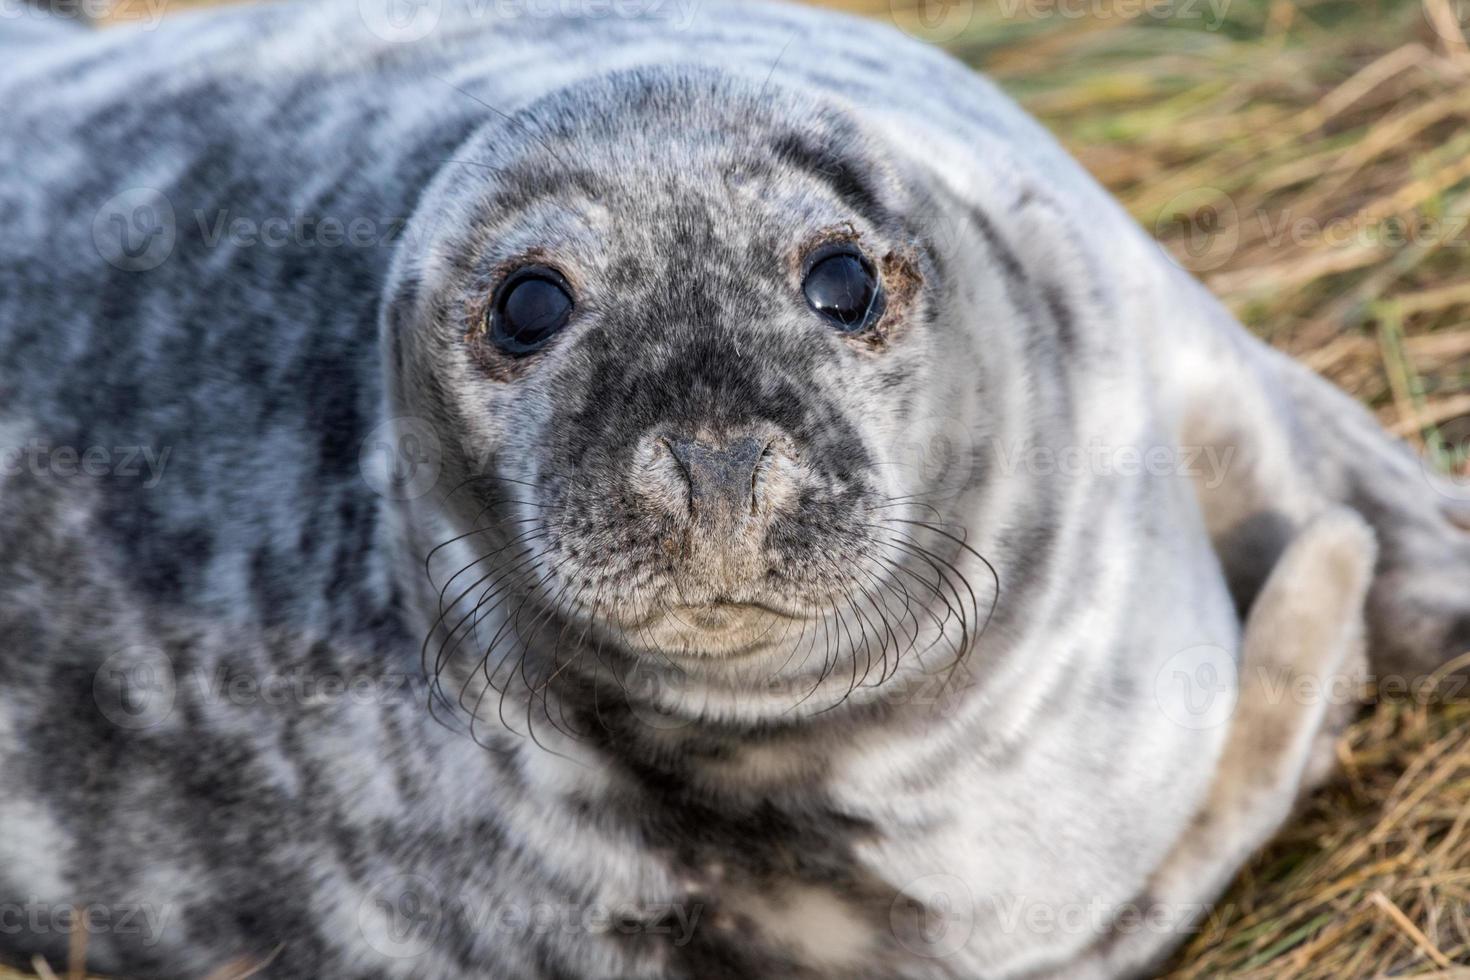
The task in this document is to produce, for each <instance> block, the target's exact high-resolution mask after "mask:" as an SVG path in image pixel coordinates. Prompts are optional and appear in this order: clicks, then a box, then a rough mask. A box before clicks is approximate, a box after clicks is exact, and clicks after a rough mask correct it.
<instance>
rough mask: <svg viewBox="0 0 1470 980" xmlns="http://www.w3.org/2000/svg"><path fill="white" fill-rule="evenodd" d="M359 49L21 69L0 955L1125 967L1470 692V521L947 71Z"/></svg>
mask: <svg viewBox="0 0 1470 980" xmlns="http://www.w3.org/2000/svg"><path fill="white" fill-rule="evenodd" d="M375 3H376V0H363V2H362V3H346V4H344V3H339V2H333V3H328V4H315V5H312V4H284V5H279V6H266V7H257V8H248V9H222V10H218V11H213V12H207V13H184V14H181V15H179V16H177V17H171V18H167V19H165V20H163V21H162V22H161V23H160V24H159V25H157V27H156V29H146V27H144V26H137V27H133V28H128V27H123V28H119V29H116V30H108V31H102V32H96V33H93V32H90V31H86V30H82V29H80V28H77V27H76V26H75V25H73V24H68V23H64V22H55V23H52V22H47V21H37V22H32V21H27V22H26V23H24V24H20V23H12V24H6V25H3V26H0V48H3V49H4V50H3V52H0V60H3V62H4V63H5V64H6V66H7V67H6V68H5V70H4V73H3V78H0V98H3V101H4V104H5V105H6V106H7V120H6V125H5V129H4V134H3V137H0V175H3V176H0V215H3V220H0V338H3V341H0V432H3V434H4V436H3V444H4V446H5V456H4V460H3V462H4V477H3V482H0V527H3V531H0V636H4V637H5V641H4V643H3V644H0V665H3V672H4V678H5V679H4V682H3V685H0V785H3V786H4V787H5V789H4V791H3V792H0V926H3V928H0V951H3V952H4V955H5V956H7V957H9V958H11V959H13V960H14V961H16V962H17V963H25V962H28V961H29V958H30V957H31V956H32V955H36V954H40V955H43V956H45V957H47V958H49V959H50V960H51V961H52V962H53V963H59V962H61V961H62V960H63V959H64V957H65V951H66V948H67V943H68V935H67V933H68V930H69V928H70V925H71V922H72V921H73V920H74V919H75V918H76V917H77V916H78V915H84V916H85V921H86V923H87V928H88V932H89V936H90V946H89V958H90V966H91V968H92V969H93V970H95V971H98V972H101V973H104V974H115V975H126V976H135V977H150V976H158V977H178V976H194V975H200V976H202V975H205V974H206V973H208V972H209V971H211V970H214V969H217V968H219V967H220V966H222V965H224V964H227V963H232V962H238V963H241V964H255V965H257V966H262V967H263V973H262V975H265V976H271V977H287V978H295V977H302V978H305V977H320V976H349V977H398V976H402V977H415V978H423V977H463V976H487V977H514V978H566V977H582V978H612V977H616V978H633V977H648V978H699V980H711V978H719V977H771V976H781V977H796V978H806V977H810V978H816V977H841V978H849V980H850V978H896V977H902V978H915V980H917V978H941V977H944V978H971V977H981V976H983V977H987V978H1012V977H1034V976H1066V977H1085V976H1098V977H1112V976H1126V975H1134V974H1139V973H1143V972H1146V971H1148V970H1149V969H1151V968H1152V967H1153V965H1154V964H1156V963H1157V961H1158V960H1159V959H1160V957H1162V956H1165V955H1166V954H1167V953H1168V952H1169V950H1170V949H1172V948H1174V947H1175V946H1176V945H1177V944H1178V943H1179V942H1180V941H1181V940H1182V939H1183V938H1185V937H1186V936H1187V935H1189V934H1190V932H1191V931H1192V930H1193V929H1196V928H1198V927H1199V923H1200V922H1201V920H1202V919H1203V918H1206V917H1207V916H1208V914H1209V903H1211V902H1212V901H1213V900H1214V899H1215V897H1216V896H1217V895H1218V893H1219V892H1220V890H1221V889H1222V888H1223V887H1224V886H1225V884H1226V883H1227V882H1228V880H1229V878H1230V877H1231V876H1232V874H1233V873H1234V872H1235V871H1236V869H1237V868H1238V867H1239V866H1240V865H1241V863H1242V862H1243V861H1244V860H1245V859H1246V858H1247V857H1248V855H1249V854H1250V853H1251V851H1252V850H1253V849H1255V848H1256V847H1258V846H1259V845H1260V844H1261V843H1263V842H1264V841H1265V840H1267V839H1268V838H1269V837H1270V835H1271V834H1272V833H1273V832H1274V830H1275V828H1276V827H1277V826H1278V825H1279V824H1280V822H1281V821H1282V820H1283V819H1284V818H1285V817H1286V815H1287V814H1288V813H1289V811H1290V808H1291V806H1292V805H1293V803H1294V801H1295V800H1296V799H1297V798H1298V796H1299V794H1300V793H1301V792H1302V791H1303V790H1304V789H1305V788H1307V787H1309V786H1310V785H1312V784H1313V783H1315V782H1316V781H1318V780H1320V779H1321V778H1322V777H1323V776H1324V775H1325V773H1326V770H1327V767H1328V763H1329V761H1330V760H1329V758H1328V756H1327V755H1326V754H1325V753H1324V747H1325V746H1327V745H1328V744H1329V743H1330V740H1331V737H1332V734H1333V732H1334V730H1335V728H1336V726H1337V725H1339V724H1340V723H1341V721H1342V718H1343V716H1344V712H1345V711H1346V710H1348V709H1349V708H1350V706H1351V700H1352V697H1351V688H1352V687H1353V684H1354V683H1355V682H1356V681H1357V680H1358V679H1360V678H1361V676H1362V674H1363V672H1364V671H1365V670H1367V671H1371V672H1372V673H1375V674H1377V675H1380V676H1383V675H1391V674H1401V675H1403V676H1405V677H1418V676H1420V675H1423V674H1425V673H1427V672H1430V671H1432V670H1434V669H1436V668H1437V667H1439V666H1440V665H1441V664H1442V663H1444V662H1446V661H1447V660H1448V659H1449V658H1451V657H1453V656H1455V655H1457V654H1459V653H1461V652H1462V651H1463V650H1464V649H1465V648H1466V646H1467V644H1470V589H1467V588H1466V582H1467V580H1470V579H1467V572H1470V538H1467V537H1466V535H1465V533H1464V532H1463V531H1462V530H1461V529H1460V528H1459V527H1458V526H1457V525H1456V524H1455V523H1454V522H1453V521H1452V519H1451V518H1452V516H1454V515H1452V514H1450V513H1449V511H1450V509H1451V506H1452V505H1454V504H1455V500H1454V498H1453V497H1452V496H1447V495H1445V494H1442V493H1440V492H1439V490H1437V489H1436V488H1435V487H1434V486H1433V485H1432V484H1431V482H1430V481H1429V480H1428V478H1426V476H1425V473H1424V469H1423V467H1421V465H1420V463H1419V461H1418V460H1416V459H1415V458H1414V457H1413V455H1412V454H1411V453H1410V452H1408V451H1407V450H1406V449H1405V448H1404V447H1402V446H1401V445H1399V444H1397V443H1395V442H1393V441H1392V440H1390V439H1389V438H1388V437H1387V436H1386V435H1385V434H1384V433H1383V432H1381V431H1380V429H1379V428H1378V426H1377V425H1376V424H1375V423H1374V421H1373V420H1372V418H1371V417H1370V416H1369V415H1368V414H1367V413H1365V412H1364V411H1363V410H1362V409H1361V408H1359V407H1358V406H1357V405H1356V404H1354V403H1353V402H1352V401H1351V400H1350V399H1349V398H1347V397H1346V396H1344V395H1342V394H1340V393H1339V392H1337V391H1335V390H1333V389H1332V388H1331V387H1330V386H1329V385H1327V384H1326V383H1324V382H1323V381H1321V380H1319V379H1317V378H1316V377H1314V376H1312V375H1311V374H1310V373H1309V372H1307V371H1306V370H1304V369H1303V368H1301V367H1299V366H1297V365H1295V364H1294V363H1292V362H1290V361H1289V360H1288V359H1286V358H1285V357H1282V356H1280V355H1278V354H1276V353H1273V352H1272V351H1270V350H1269V349H1267V348H1266V347H1265V346H1263V345H1262V344H1260V343H1258V342H1257V341H1255V340H1254V339H1252V338H1251V337H1250V336H1248V335H1247V333H1246V332H1245V331H1244V330H1243V329H1242V328H1241V327H1240V326H1239V325H1237V324H1236V323H1235V322H1234V321H1233V320H1232V319H1231V317H1230V316H1229V315H1228V314H1227V313H1226V312H1224V311H1223V310H1222V308H1221V307H1220V306H1219V305H1218V304H1217V303H1216V302H1215V301H1214V300H1213V299H1212V298H1211V297H1210V296H1208V295H1207V294H1206V292H1205V291H1204V290H1203V289H1202V288H1201V287H1200V286H1199V285H1198V284H1197V283H1195V282H1194V281H1193V280H1192V279H1191V278H1190V277H1189V276H1188V275H1187V274H1186V273H1185V272H1183V271H1181V270H1180V269H1179V268H1177V267H1176V266H1175V265H1174V264H1173V263H1171V262H1170V260H1169V259H1168V258H1167V257H1166V256H1165V254H1164V253H1163V252H1162V251H1160V249H1159V248H1158V247H1157V246H1156V245H1155V244H1154V243H1152V242H1151V241H1150V240H1149V239H1148V237H1147V236H1146V235H1144V234H1143V233H1142V232H1141V231H1140V230H1139V229H1138V228H1137V227H1136V226H1135V225H1134V223H1133V222H1132V221H1131V220H1130V219H1129V218H1128V216H1127V215H1125V214H1124V213H1123V212H1122V210H1121V209H1120V208H1119V207H1117V205H1116V204H1115V203H1113V202H1112V201H1111V200H1110V199H1109V198H1108V196H1107V195H1106V194H1105V193H1104V192H1103V191H1102V190H1101V189H1100V188H1098V187H1097V186H1096V185H1095V184H1094V183H1093V182H1092V181H1091V180H1090V179H1089V178H1088V177H1087V176H1086V175H1085V174H1084V173H1083V172H1082V171H1081V169H1080V168H1079V167H1077V166H1076V165H1075V164H1074V163H1073V162H1072V161H1071V160H1069V159H1068V158H1067V157H1066V155H1065V154H1064V153H1063V152H1062V151H1061V150H1060V149H1059V148H1058V147H1057V145H1056V144H1055V143H1054V142H1053V141H1052V139H1051V138H1049V137H1048V136H1047V135H1046V134H1045V133H1044V132H1043V131H1042V130H1041V129H1040V128H1039V127H1038V126H1037V125H1036V124H1035V123H1033V122H1032V121H1030V120H1029V119H1028V118H1027V117H1026V116H1025V115H1024V114H1023V113H1022V112H1021V111H1020V110H1019V109H1018V108H1016V107H1015V106H1014V105H1013V104H1012V103H1011V102H1010V101H1009V100H1008V99H1006V98H1005V97H1004V96H1003V95H1001V94H1000V93H999V92H998V91H997V90H996V89H995V88H994V87H993V86H992V85H990V84H989V83H988V82H986V81H985V80H984V79H982V78H980V77H978V76H976V75H975V74H974V73H973V72H971V71H970V70H969V69H967V68H966V67H964V66H962V65H961V64H959V63H957V62H955V61H952V60H951V59H949V58H948V57H946V56H945V55H943V54H941V53H938V52H936V51H935V50H932V49H931V48H929V47H927V46H925V45H923V44H920V43H918V42H916V41H913V40H910V39H908V38H905V37H904V36H902V35H901V34H899V33H897V32H896V31H894V30H892V29H891V28H887V27H884V26H882V25H880V24H876V23H867V22H863V21H859V20H854V19H848V18H845V17H841V16H837V15H833V14H830V13H824V12H819V11H815V10H805V9H798V8H794V7H785V6H775V5H772V6H767V5H753V4H729V5H726V4H723V3H708V4H704V5H702V6H701V7H700V9H699V10H697V11H694V12H688V13H689V16H688V17H687V18H684V17H680V16H674V12H675V8H674V6H673V5H671V4H663V5H657V4H654V5H649V9H647V10H644V11H642V15H641V16H637V17H632V16H623V13H625V12H626V11H624V9H623V8H622V7H616V6H615V7H610V8H599V9H598V10H596V11H593V10H592V9H591V8H590V7H589V9H588V11H587V12H586V14H585V15H584V16H576V15H574V14H573V13H567V12H563V13H559V14H557V15H555V16H541V15H540V14H535V15H533V14H532V13H531V12H528V11H521V12H520V13H519V14H517V13H516V11H514V10H509V11H507V10H505V9H502V8H501V6H500V5H489V4H474V3H458V2H454V0H443V2H437V0H436V2H433V3H427V4H419V5H416V6H412V7H404V8H396V7H379V6H375ZM663 7H668V8H669V9H668V10H664V9H662V8H663ZM38 38H41V39H40V40H38ZM1461 519H1462V520H1463V516H1461ZM1365 641H1366V642H1365ZM1365 647H1366V648H1367V649H1368V650H1371V651H1372V659H1371V662H1365V661H1364V658H1363V650H1364V648H1365ZM1344 691H1346V692H1348V693H1343V692H1344ZM73 908H75V909H78V910H80V911H79V912H78V913H73V912H71V910H72V909H73Z"/></svg>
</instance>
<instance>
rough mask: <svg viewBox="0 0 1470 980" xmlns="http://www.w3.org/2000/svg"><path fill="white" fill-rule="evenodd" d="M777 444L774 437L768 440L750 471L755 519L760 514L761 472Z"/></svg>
mask: <svg viewBox="0 0 1470 980" xmlns="http://www.w3.org/2000/svg"><path fill="white" fill-rule="evenodd" d="M775 444H776V440H775V438H774V437H772V438H770V439H767V440H766V444H765V445H764V446H762V447H761V452H760V455H759V456H757V457H756V460H755V466H753V467H752V468H751V471H750V516H751V517H755V516H756V515H757V514H759V513H760V484H761V470H762V469H763V468H764V467H765V464H766V460H767V459H769V458H770V455H771V447H772V446H774V445H775Z"/></svg>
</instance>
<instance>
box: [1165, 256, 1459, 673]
mask: <svg viewBox="0 0 1470 980" xmlns="http://www.w3.org/2000/svg"><path fill="white" fill-rule="evenodd" d="M1192 286H1193V288H1194V290H1197V291H1198V292H1197V293H1196V294H1195V298H1194V300H1193V302H1195V303H1196V304H1198V303H1199V294H1200V293H1203V289H1202V287H1199V286H1198V284H1194V283H1192ZM1205 302H1206V309H1207V310H1208V311H1209V316H1208V318H1207V320H1206V322H1205V323H1204V324H1203V326H1204V327H1205V328H1206V329H1205V330H1204V331H1202V332H1201V333H1193V332H1192V331H1189V330H1188V328H1187V327H1186V328H1184V331H1183V332H1184V333H1185V334H1186V337H1185V338H1184V339H1183V343H1182V344H1180V345H1178V346H1173V345H1171V346H1172V347H1173V349H1172V350H1170V351H1169V352H1168V354H1167V355H1166V356H1167V357H1168V361H1167V362H1166V363H1165V364H1163V365H1160V368H1159V370H1160V371H1161V373H1164V374H1166V375H1169V377H1167V379H1166V381H1165V385H1166V387H1167V388H1168V389H1169V391H1168V392H1167V393H1166V397H1168V398H1175V399H1178V402H1177V404H1176V407H1177V408H1178V410H1179V412H1180V416H1179V417H1180V419H1181V426H1180V432H1179V436H1178V437H1179V439H1180V442H1181V445H1191V446H1204V447H1208V448H1212V449H1213V450H1214V451H1215V452H1216V453H1217V454H1219V455H1220V456H1222V457H1224V456H1227V455H1228V456H1229V457H1230V458H1231V465H1230V466H1228V467H1227V468H1226V472H1225V473H1224V475H1223V476H1222V477H1221V478H1220V479H1219V480H1218V481H1215V482H1214V483H1213V484H1212V485H1211V486H1208V487H1207V486H1205V485H1204V483H1203V482H1201V483H1200V500H1201V504H1202V506H1203V509H1204V513H1205V519H1206V523H1207V526H1208V527H1209V529H1210V533H1211V536H1212V538H1213V540H1214V542H1215V546H1216V550H1217V552H1218V554H1219V555H1220V560H1221V563H1222V565H1223V566H1224V569H1225V573H1226V576H1227V578H1228V580H1229V581H1230V583H1231V587H1232V589H1233V591H1234V592H1235V596H1236V601H1237V603H1238V604H1239V606H1240V608H1241V609H1242V610H1245V609H1247V608H1249V607H1250V606H1251V605H1252V603H1253V601H1254V598H1255V595H1256V594H1257V592H1258V591H1259V589H1260V588H1261V586H1262V585H1263V584H1264V581H1265V577H1266V576H1267V575H1268V574H1270V572H1271V570H1272V568H1273V567H1274V566H1275V564H1276V562H1277V560H1278V559H1279V558H1280V556H1281V554H1282V553H1283V551H1284V550H1285V548H1286V546H1287V544H1288V543H1289V542H1290V540H1291V539H1292V537H1293V536H1294V535H1295V534H1296V533H1297V532H1298V530H1299V529H1300V528H1302V527H1304V526H1305V525H1306V524H1307V523H1308V522H1310V521H1311V520H1312V519H1313V518H1315V517H1316V516H1317V515H1319V514H1321V513H1322V512H1323V511H1325V510H1327V509H1329V508H1330V507H1333V506H1335V505H1339V504H1345V505H1347V506H1348V507H1351V508H1352V509H1353V510H1355V511H1357V512H1358V513H1359V514H1360V515H1361V516H1362V517H1363V518H1364V519H1365V520H1366V521H1367V522H1368V523H1369V524H1370V525H1372V527H1373V529H1374V531H1375V532H1376V533H1377V536H1378V541H1379V559H1378V565H1377V568H1376V572H1375V576H1374V582H1373V587H1372V591H1371V593H1370V595H1369V599H1368V630H1369V653H1370V656H1371V658H1372V665H1373V669H1374V670H1375V672H1377V673H1379V674H1380V675H1386V674H1394V675H1400V676H1404V677H1406V678H1408V679H1413V678H1417V677H1420V676H1423V675H1425V674H1428V673H1430V672H1432V671H1434V670H1435V669H1436V668H1437V667H1440V666H1441V665H1443V664H1444V663H1446V662H1448V661H1449V660H1451V659H1453V658H1455V657H1458V656H1460V655H1461V654H1464V653H1466V652H1467V651H1470V534H1467V533H1466V529H1467V528H1470V503H1467V502H1466V501H1463V500H1459V499H1456V498H1455V497H1454V496H1452V495H1449V494H1447V493H1446V487H1445V485H1444V484H1443V483H1441V482H1440V480H1439V478H1438V477H1437V475H1436V474H1435V473H1434V472H1433V469H1432V467H1430V465H1429V464H1428V463H1425V462H1423V461H1421V460H1420V459H1418V458H1417V457H1416V456H1415V454H1414V453H1413V452H1412V451H1411V450H1410V448H1409V447H1408V446H1407V445H1406V444H1405V443H1403V442H1401V441H1399V440H1396V439H1394V438H1393V437H1392V436H1390V435H1389V434H1388V433H1386V432H1384V431H1383V428H1382V426H1380V425H1379V424H1378V422H1377V420H1376V419H1374V418H1373V416H1372V415H1371V414H1369V413H1368V412H1367V411H1366V410H1365V409H1364V408H1363V407H1362V406H1361V405H1359V404H1358V403H1357V402H1356V401H1354V400H1353V399H1352V398H1350V397H1349V396H1348V395H1347V394H1345V393H1344V392H1342V391H1339V390H1338V389H1337V388H1335V387H1334V386H1333V385H1332V384H1331V383H1329V382H1328V381H1326V380H1324V379H1323V378H1320V377H1318V376H1317V375H1315V374H1313V373H1312V372H1311V371H1310V370H1308V369H1307V368H1305V367H1304V366H1302V365H1300V364H1298V363H1297V362H1295V361H1293V360H1291V359H1290V358H1289V357H1286V356H1285V355H1283V354H1280V353H1278V352H1277V351H1274V350H1272V349H1270V348H1269V347H1266V346H1265V345H1263V344H1261V343H1259V342H1258V341H1256V340H1255V339H1254V338H1252V337H1250V336H1249V335H1247V334H1246V333H1245V331H1244V330H1243V329H1241V327H1240V326H1239V325H1238V324H1237V323H1235V322H1234V320H1233V319H1232V318H1231V317H1230V316H1229V315H1228V314H1227V313H1226V312H1225V311H1224V310H1223V309H1221V308H1220V307H1219V305H1218V304H1217V303H1216V302H1215V301H1214V300H1213V299H1210V300H1206V301H1205Z"/></svg>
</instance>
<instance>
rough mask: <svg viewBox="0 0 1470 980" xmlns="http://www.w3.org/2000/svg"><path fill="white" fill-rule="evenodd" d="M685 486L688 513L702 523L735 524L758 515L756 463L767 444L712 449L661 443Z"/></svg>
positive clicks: (692, 442) (691, 442)
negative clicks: (676, 465) (678, 471)
mask: <svg viewBox="0 0 1470 980" xmlns="http://www.w3.org/2000/svg"><path fill="white" fill-rule="evenodd" d="M663 441H664V445H666V446H667V447H668V449H669V453H670V455H672V456H673V457H674V459H675V461H677V462H678V464H679V467H680V469H681V470H682V472H683V474H684V479H685V481H686V482H687V483H688V484H689V508H690V512H691V513H692V514H693V515H694V516H695V517H698V518H700V519H702V520H706V521H719V520H721V519H722V516H721V515H724V517H723V519H724V520H738V519H739V517H740V516H741V515H754V514H756V513H758V508H757V506H756V496H757V488H758V483H759V479H760V463H761V461H762V460H763V459H764V458H765V455H766V451H767V450H768V449H769V448H770V445H771V440H769V439H755V438H752V437H745V438H742V439H736V440H734V441H732V442H730V443H728V444H726V445H722V446H715V445H710V444H709V443H705V442H700V441H699V440H697V439H678V438H675V439H668V438H666V439H664V440H663Z"/></svg>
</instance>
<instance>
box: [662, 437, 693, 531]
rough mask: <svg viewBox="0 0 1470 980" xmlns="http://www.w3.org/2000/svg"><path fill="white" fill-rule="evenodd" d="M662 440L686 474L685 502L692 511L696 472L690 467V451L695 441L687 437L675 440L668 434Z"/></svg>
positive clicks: (681, 471)
mask: <svg viewBox="0 0 1470 980" xmlns="http://www.w3.org/2000/svg"><path fill="white" fill-rule="evenodd" d="M662 441H663V444H664V446H665V447H666V448H667V449H668V450H669V455H670V456H672V457H673V458H674V462H675V463H676V464H678V467H679V472H680V473H681V474H683V476H684V487H685V498H684V503H685V506H687V507H688V508H689V510H690V512H691V513H692V512H693V511H694V473H693V472H692V471H691V470H690V468H689V451H690V447H691V446H692V445H694V443H693V442H692V441H690V440H687V439H680V440H678V441H675V440H672V439H670V438H668V437H667V436H664V437H663V438H662Z"/></svg>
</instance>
